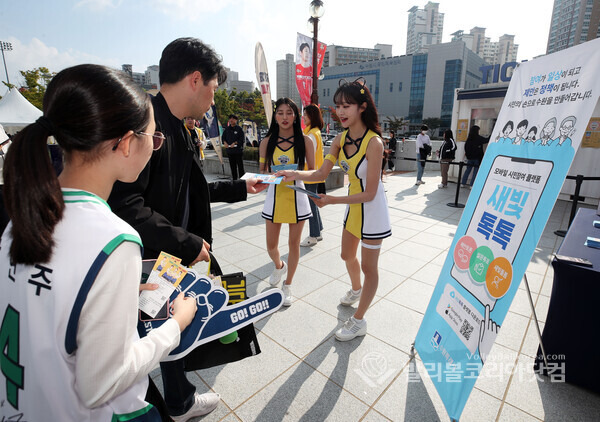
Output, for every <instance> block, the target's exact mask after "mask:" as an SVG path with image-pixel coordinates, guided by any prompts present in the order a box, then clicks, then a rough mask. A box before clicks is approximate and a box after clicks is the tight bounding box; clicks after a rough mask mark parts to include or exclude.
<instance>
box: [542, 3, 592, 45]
mask: <svg viewBox="0 0 600 422" xmlns="http://www.w3.org/2000/svg"><path fill="white" fill-rule="evenodd" d="M599 23H600V0H554V7H553V9H552V20H551V22H550V33H549V34H548V46H547V47H546V54H550V53H554V52H555V51H560V50H564V49H565V48H569V47H573V46H574V45H577V44H581V43H583V42H586V41H590V40H593V39H595V38H598V37H600V25H599Z"/></svg>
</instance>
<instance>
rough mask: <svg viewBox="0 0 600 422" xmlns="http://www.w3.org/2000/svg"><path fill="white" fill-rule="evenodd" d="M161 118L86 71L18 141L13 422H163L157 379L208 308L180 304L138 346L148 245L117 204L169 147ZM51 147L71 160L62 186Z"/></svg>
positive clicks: (5, 297)
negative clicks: (151, 393)
mask: <svg viewBox="0 0 600 422" xmlns="http://www.w3.org/2000/svg"><path fill="white" fill-rule="evenodd" d="M152 115H153V113H152V105H151V103H150V99H149V97H148V96H147V95H146V94H145V93H144V92H143V91H142V90H141V89H140V88H139V87H137V86H136V85H135V84H134V83H133V82H132V81H131V79H130V78H129V77H128V76H127V75H125V74H124V73H122V72H119V71H116V70H113V69H109V68H107V67H104V66H98V65H80V66H75V67H71V68H68V69H65V70H63V71H61V72H59V73H58V74H57V75H56V76H55V77H54V78H53V79H52V81H51V82H50V84H49V85H48V89H47V91H46V94H45V96H44V115H43V116H42V117H40V118H39V119H38V120H37V121H36V122H35V123H33V124H31V125H29V126H27V127H26V128H25V129H24V130H23V131H21V132H20V133H19V134H18V135H17V136H15V138H14V140H13V144H12V146H11V149H10V150H9V152H8V154H7V156H6V161H5V165H4V180H5V185H4V195H5V199H6V208H7V211H8V215H9V217H10V219H11V222H10V223H9V225H8V226H7V228H6V230H5V232H4V234H3V236H2V243H1V245H0V272H1V273H2V274H3V275H4V276H3V277H2V279H1V280H0V283H2V287H1V290H2V295H1V296H0V316H1V317H2V326H1V327H0V339H2V341H1V342H2V344H0V349H2V350H3V353H4V355H5V356H6V357H8V358H9V360H10V368H8V370H6V371H5V365H4V361H3V365H2V374H1V375H0V402H2V403H3V405H2V406H0V419H2V420H5V419H7V418H10V417H11V416H12V415H15V414H19V415H21V418H20V419H22V420H27V421H111V420H115V421H116V420H119V421H120V420H128V421H156V420H161V417H160V415H159V412H158V411H157V408H156V407H154V406H152V405H151V404H149V403H148V402H147V401H146V400H145V398H146V394H147V391H148V385H149V382H148V376H147V374H148V373H149V372H150V371H151V370H152V369H154V368H155V367H156V366H158V363H159V360H160V359H161V358H163V357H165V356H166V355H167V354H168V353H169V352H170V351H171V350H172V349H173V348H175V347H176V346H177V345H178V344H179V338H180V333H181V331H182V330H183V329H184V328H185V327H187V325H188V324H189V323H190V321H191V320H192V318H193V316H194V314H195V312H196V303H195V301H193V300H187V299H184V298H183V296H180V297H178V298H177V300H175V302H174V304H173V309H172V318H171V320H169V321H167V322H166V323H165V324H164V325H163V326H162V327H161V328H159V329H157V330H154V331H152V333H151V334H150V335H149V336H148V337H145V338H143V339H140V338H139V337H138V334H137V329H136V326H137V320H138V293H139V282H140V277H141V268H142V261H141V246H142V245H141V241H140V238H139V236H138V234H137V232H136V231H135V230H134V229H133V228H132V227H131V226H129V225H128V224H127V223H125V222H124V221H123V220H121V219H119V218H118V217H117V216H116V215H114V214H113V213H112V212H111V210H110V208H109V206H108V204H107V203H106V199H107V198H108V196H109V194H110V191H111V189H112V186H113V184H114V183H115V182H116V181H117V180H119V181H122V182H133V181H135V180H136V178H137V177H138V175H139V173H140V172H141V170H142V169H143V168H144V166H145V165H146V163H147V161H148V160H149V159H150V156H151V155H152V150H153V149H158V148H160V146H161V145H162V140H163V138H164V137H163V136H162V134H160V133H159V132H155V124H154V119H153V118H152ZM51 135H52V136H54V137H55V138H56V140H57V141H58V144H59V145H60V146H61V147H62V150H63V152H64V156H65V166H64V170H63V171H62V173H61V174H60V175H59V176H58V177H57V176H56V173H55V171H54V169H53V167H52V165H51V162H50V158H49V155H48V152H47V149H46V140H47V138H48V137H49V136H51ZM7 420H8V419H7Z"/></svg>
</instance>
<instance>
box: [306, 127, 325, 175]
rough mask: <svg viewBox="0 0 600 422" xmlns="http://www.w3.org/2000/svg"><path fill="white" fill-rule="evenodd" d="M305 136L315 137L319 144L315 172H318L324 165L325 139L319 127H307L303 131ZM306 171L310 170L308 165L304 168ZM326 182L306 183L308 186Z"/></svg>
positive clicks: (316, 151) (316, 152)
mask: <svg viewBox="0 0 600 422" xmlns="http://www.w3.org/2000/svg"><path fill="white" fill-rule="evenodd" d="M303 132H304V134H305V135H307V136H309V137H313V138H314V139H315V140H316V143H317V145H316V146H317V149H316V150H315V170H318V169H320V168H321V166H322V165H323V138H322V137H321V130H320V129H319V128H318V127H313V128H310V127H308V126H307V127H305V128H304V129H303ZM304 170H308V165H305V166H304ZM323 182H325V181H324V180H319V181H318V182H306V184H307V185H310V184H315V183H323Z"/></svg>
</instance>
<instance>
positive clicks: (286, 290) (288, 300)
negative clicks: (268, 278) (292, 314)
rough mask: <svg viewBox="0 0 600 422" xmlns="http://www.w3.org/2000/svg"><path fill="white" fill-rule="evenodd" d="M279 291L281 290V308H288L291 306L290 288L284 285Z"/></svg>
mask: <svg viewBox="0 0 600 422" xmlns="http://www.w3.org/2000/svg"><path fill="white" fill-rule="evenodd" d="M281 290H283V306H290V305H291V304H292V286H291V285H289V284H284V285H283V287H282V288H281Z"/></svg>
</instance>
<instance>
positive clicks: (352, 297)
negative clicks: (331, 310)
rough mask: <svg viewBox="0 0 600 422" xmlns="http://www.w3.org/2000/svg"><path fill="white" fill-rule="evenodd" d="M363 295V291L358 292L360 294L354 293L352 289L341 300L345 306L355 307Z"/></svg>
mask: <svg viewBox="0 0 600 422" xmlns="http://www.w3.org/2000/svg"><path fill="white" fill-rule="evenodd" d="M361 293H362V289H360V290H359V291H358V293H354V291H353V290H352V289H350V290H348V291H347V292H346V294H345V295H344V297H342V298H341V299H340V303H341V304H342V305H344V306H350V305H354V304H355V303H356V302H358V301H359V300H360V294H361Z"/></svg>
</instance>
